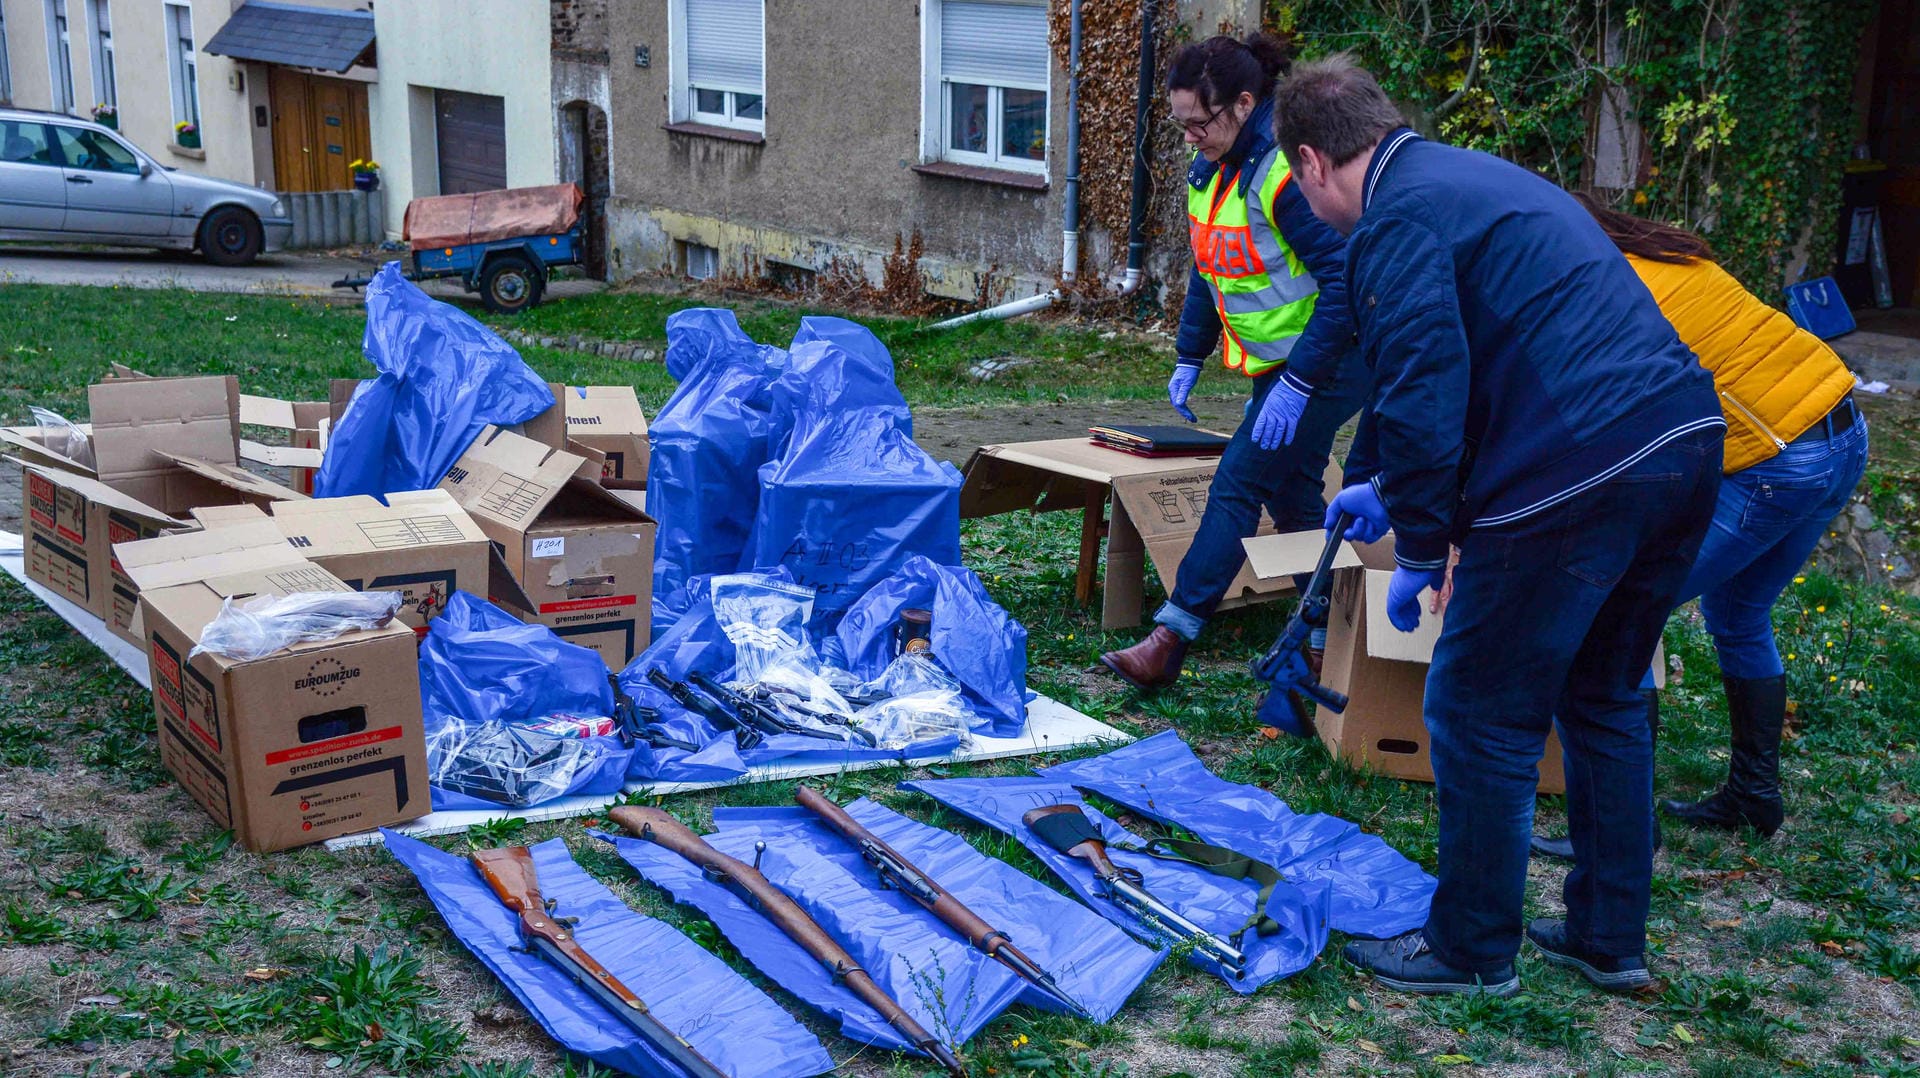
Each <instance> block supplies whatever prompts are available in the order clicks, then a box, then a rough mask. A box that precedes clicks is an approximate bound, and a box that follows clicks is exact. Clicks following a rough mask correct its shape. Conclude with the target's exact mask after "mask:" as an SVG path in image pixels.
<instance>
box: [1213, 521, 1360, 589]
mask: <svg viewBox="0 0 1920 1078" xmlns="http://www.w3.org/2000/svg"><path fill="white" fill-rule="evenodd" d="M1240 542H1241V545H1242V546H1244V547H1246V549H1247V564H1248V565H1249V566H1251V567H1252V569H1253V575H1254V576H1257V577H1260V578H1261V579H1263V580H1265V579H1269V578H1272V577H1281V576H1284V577H1291V576H1292V575H1293V574H1295V573H1311V572H1313V571H1314V569H1316V568H1318V567H1319V565H1320V555H1321V553H1322V552H1324V551H1325V550H1326V546H1327V533H1326V532H1323V531H1317V530H1316V531H1304V532H1287V533H1285V534H1281V535H1256V536H1254V537H1253V538H1251V539H1243V540H1241V541H1240ZM1363 564H1364V563H1363V562H1362V561H1361V560H1360V555H1359V553H1358V552H1357V551H1355V550H1354V549H1353V544H1352V543H1341V544H1340V550H1339V552H1338V553H1336V554H1334V556H1333V567H1334V568H1335V569H1358V568H1360V567H1361V566H1362V565H1363Z"/></svg>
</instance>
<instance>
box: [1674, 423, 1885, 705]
mask: <svg viewBox="0 0 1920 1078" xmlns="http://www.w3.org/2000/svg"><path fill="white" fill-rule="evenodd" d="M1849 407H1852V406H1851V405H1850V404H1846V403H1843V404H1841V405H1840V408H1841V409H1846V408H1849ZM1828 429H1829V428H1828V422H1827V421H1823V422H1821V423H1818V424H1815V426H1814V427H1813V429H1812V430H1809V431H1807V432H1806V433H1805V434H1802V435H1801V436H1800V437H1798V438H1795V439H1794V440H1793V441H1791V442H1789V443H1787V447H1786V448H1785V449H1782V450H1781V451H1780V452H1779V453H1778V454H1777V455H1775V456H1773V457H1771V458H1769V459H1767V460H1763V461H1761V462H1760V463H1758V464H1755V465H1753V466H1752V467H1750V468H1744V469H1742V470H1740V471H1737V472H1735V473H1733V474H1732V475H1729V476H1727V477H1726V478H1725V479H1723V480H1721V482H1720V497H1719V499H1718V501H1717V502H1716V504H1715V505H1714V510H1713V526H1712V528H1710V529H1709V530H1708V531H1707V541H1706V542H1705V543H1703V544H1702V545H1701V547H1700V557H1699V558H1698V559H1697V560H1696V561H1695V562H1694V563H1693V572H1692V574H1691V575H1689V576H1688V577H1687V586H1686V588H1685V589H1684V590H1683V591H1682V592H1681V593H1680V601H1681V602H1683V603H1684V602H1686V601H1687V600H1688V599H1691V598H1693V597H1695V596H1699V597H1700V612H1701V614H1703V615H1705V617H1706V620H1707V631H1708V632H1709V633H1711V634H1713V646H1714V650H1715V651H1717V652H1719V655H1720V669H1721V671H1722V672H1723V673H1725V674H1726V676H1728V677H1734V678H1770V677H1778V676H1780V674H1781V673H1783V672H1784V670H1783V667H1782V666H1781V665H1780V650H1779V649H1778V648H1777V647H1775V646H1774V641H1773V604H1774V601H1775V600H1777V599H1778V598H1780V593H1781V592H1783V591H1785V590H1787V585H1788V584H1791V583H1792V582H1793V577H1794V574H1795V573H1798V572H1799V571H1800V568H1801V566H1803V565H1805V564H1806V561H1807V556H1808V555H1809V554H1812V553H1813V548H1814V547H1815V546H1817V545H1818V544H1819V542H1820V537H1821V536H1822V535H1824V534H1826V531H1827V525H1828V524H1829V523H1830V522H1832V520H1833V518H1834V517H1836V516H1839V515H1840V512H1841V510H1843V509H1845V508H1846V507H1847V502H1848V500H1849V499H1851V498H1852V497H1853V488H1854V487H1856V486H1858V485H1859V484H1860V476H1861V474H1862V473H1863V472H1865V471H1866V468H1867V420H1866V417H1865V416H1864V415H1856V416H1855V418H1854V421H1853V426H1851V427H1849V428H1847V429H1846V430H1844V431H1841V432H1840V433H1839V434H1837V435H1831V436H1829V434H1828Z"/></svg>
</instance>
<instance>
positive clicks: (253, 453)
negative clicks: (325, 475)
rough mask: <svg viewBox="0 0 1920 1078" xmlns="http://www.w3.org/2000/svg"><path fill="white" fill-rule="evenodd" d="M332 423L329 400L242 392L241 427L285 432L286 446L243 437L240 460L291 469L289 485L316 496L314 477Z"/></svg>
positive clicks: (303, 492) (309, 495)
mask: <svg viewBox="0 0 1920 1078" xmlns="http://www.w3.org/2000/svg"><path fill="white" fill-rule="evenodd" d="M332 422H333V421H332V418H331V415H330V406H329V404H328V402H326V401H283V400H277V399H275V398H273V397H256V396H253V395H251V394H247V393H242V394H240V423H241V425H243V426H249V427H266V428H269V429H272V430H277V431H282V432H284V433H283V434H282V437H283V438H284V439H285V441H286V444H285V445H265V444H263V443H261V442H257V441H253V440H251V439H248V438H244V437H243V438H241V439H240V459H241V460H245V461H250V462H252V463H254V464H265V465H268V466H269V467H274V468H285V469H287V473H288V480H287V485H288V486H289V487H292V488H293V489H294V490H297V491H299V492H300V493H302V494H305V495H307V496H308V497H312V496H313V477H314V474H315V473H316V472H318V471H319V470H320V460H321V452H322V450H323V449H325V448H326V444H327V432H328V429H329V428H330V427H331V426H332Z"/></svg>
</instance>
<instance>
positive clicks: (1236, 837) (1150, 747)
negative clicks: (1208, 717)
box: [1039, 730, 1435, 939]
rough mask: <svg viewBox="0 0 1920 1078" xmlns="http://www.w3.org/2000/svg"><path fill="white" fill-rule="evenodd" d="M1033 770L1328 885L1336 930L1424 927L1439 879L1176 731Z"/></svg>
mask: <svg viewBox="0 0 1920 1078" xmlns="http://www.w3.org/2000/svg"><path fill="white" fill-rule="evenodd" d="M1039 774H1040V775H1041V776H1042V777H1044V778H1047V779H1051V780H1054V781H1057V782H1066V783H1071V784H1072V785H1074V786H1076V787H1078V788H1080V789H1083V790H1091V791H1093V792H1094V793H1096V794H1099V795H1100V796H1101V797H1104V798H1107V799H1108V800H1110V801H1113V802H1116V803H1118V804H1122V805H1125V806H1127V807H1128V808H1130V809H1132V810H1134V811H1135V812H1138V813H1140V814H1141V815H1143V816H1146V817H1149V818H1151V819H1155V820H1159V821H1160V822H1162V823H1168V824H1173V825H1176V826H1178V827H1184V828H1186V829H1187V830H1189V831H1191V832H1193V833H1194V834H1195V835H1196V836H1198V837H1199V838H1200V840H1201V841H1202V842H1208V843H1211V844H1213V845H1215V846H1224V847H1225V848H1227V849H1229V850H1232V851H1233V852H1235V853H1238V854H1241V855H1243V856H1246V857H1251V858H1253V859H1254V860H1256V861H1263V862H1265V863H1267V864H1269V865H1272V866H1273V867H1274V868H1277V869H1279V870H1280V874H1281V875H1282V876H1284V877H1286V878H1287V879H1289V880H1292V881H1294V882H1295V883H1299V884H1302V885H1308V884H1315V885H1320V886H1324V887H1325V888H1326V890H1327V893H1328V896H1329V900H1330V905H1329V907H1328V911H1327V915H1328V917H1329V918H1330V921H1331V924H1332V926H1333V927H1334V928H1337V929H1339V930H1340V931H1342V932H1345V933H1348V934H1350V935H1355V936H1373V937H1378V938H1383V939H1384V938H1386V937H1388V936H1397V935H1399V934H1400V933H1402V932H1406V931H1409V930H1410V929H1415V928H1419V927H1420V926H1421V925H1424V924H1426V923H1427V906H1428V905H1429V904H1430V903H1431V902H1432V900H1433V889H1434V886H1435V880H1434V878H1433V877H1432V876H1429V875H1427V873H1426V871H1425V870H1424V869H1422V868H1421V867H1420V866H1419V865H1417V864H1414V863H1413V862H1412V861H1410V860H1408V859H1407V857H1406V855H1404V854H1402V853H1401V852H1400V851H1399V850H1396V849H1394V848H1393V847H1392V846H1389V845H1387V843H1386V840H1385V839H1382V838H1380V837H1379V836H1378V835H1369V834H1367V833H1366V832H1364V831H1362V830H1360V828H1359V826H1358V825H1356V824H1353V823H1349V822H1348V821H1346V820H1343V819H1340V818H1339V817H1337V816H1328V815H1326V814H1324V813H1318V812H1314V813H1297V812H1294V811H1293V810H1292V809H1291V808H1288V807H1287V803H1286V802H1285V801H1282V800H1280V799H1279V798H1277V797H1275V796H1273V794H1271V793H1268V792H1267V791H1266V790H1262V789H1261V788H1259V787H1258V786H1241V785H1237V784H1235V783H1231V782H1228V781H1226V780H1225V779H1222V778H1220V777H1219V776H1218V775H1215V774H1214V773H1213V772H1211V771H1208V770H1207V765H1205V764H1203V763H1201V762H1200V758H1199V757H1197V756H1195V755H1194V754H1193V750H1192V749H1191V748H1188V747H1187V743H1186V742H1184V741H1182V740H1180V735H1179V734H1177V733H1175V732H1173V731H1172V730H1168V731H1166V732H1164V733H1159V734H1155V735H1154V736H1152V737H1149V738H1146V739H1144V740H1141V741H1136V742H1134V743H1133V744H1131V745H1125V746H1122V747H1121V748H1118V749H1115V750H1113V751H1112V752H1109V753H1105V754H1103V755H1100V756H1089V757H1087V758H1086V759H1084V760H1075V761H1073V762H1072V763H1065V764H1059V765H1057V766H1055V767H1048V768H1042V769H1041V770H1040V772H1039Z"/></svg>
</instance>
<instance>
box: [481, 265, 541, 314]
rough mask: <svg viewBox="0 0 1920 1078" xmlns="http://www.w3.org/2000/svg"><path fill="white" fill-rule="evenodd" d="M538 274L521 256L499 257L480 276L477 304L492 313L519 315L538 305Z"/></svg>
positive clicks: (539, 283) (539, 289)
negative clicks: (478, 300) (478, 301)
mask: <svg viewBox="0 0 1920 1078" xmlns="http://www.w3.org/2000/svg"><path fill="white" fill-rule="evenodd" d="M541 284H542V281H541V279H540V271H539V270H537V269H535V268H534V265H533V263H532V262H530V261H528V260H527V259H526V258H525V257H524V256H522V255H514V254H508V255H499V256H497V257H495V258H494V259H493V261H491V262H488V263H487V268H486V270H485V272H483V273H482V274H481V275H480V302H482V303H484V304H486V306H487V310H489V311H492V312H494V313H495V314H519V313H520V312H521V311H524V310H526V309H528V308H529V307H532V306H533V305H534V304H536V303H539V302H540V292H541V287H540V286H541Z"/></svg>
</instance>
